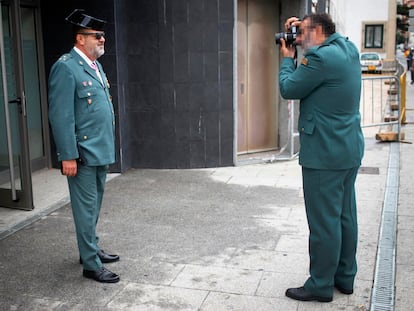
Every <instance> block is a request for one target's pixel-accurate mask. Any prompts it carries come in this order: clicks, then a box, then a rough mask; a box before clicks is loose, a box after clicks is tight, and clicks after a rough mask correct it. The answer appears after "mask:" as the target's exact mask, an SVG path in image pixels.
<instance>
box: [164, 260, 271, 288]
mask: <svg viewBox="0 0 414 311" xmlns="http://www.w3.org/2000/svg"><path fill="white" fill-rule="evenodd" d="M262 275H263V272H262V271H254V270H247V269H234V268H223V267H214V266H208V267H206V266H197V265H186V266H185V268H184V269H183V270H182V271H181V273H180V274H179V275H178V276H177V278H176V279H175V280H174V281H173V282H172V283H171V286H174V287H183V288H193V289H200V290H208V291H214V292H225V293H232V294H240V295H254V294H255V292H256V289H257V286H258V285H259V282H260V280H261V278H262Z"/></svg>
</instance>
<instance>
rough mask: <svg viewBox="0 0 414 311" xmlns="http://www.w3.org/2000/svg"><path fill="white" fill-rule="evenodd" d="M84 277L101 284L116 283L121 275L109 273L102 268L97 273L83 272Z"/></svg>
mask: <svg viewBox="0 0 414 311" xmlns="http://www.w3.org/2000/svg"><path fill="white" fill-rule="evenodd" d="M83 276H84V277H85V278H88V279H92V280H95V281H97V282H101V283H116V282H119V280H120V278H119V275H117V274H115V273H113V272H111V271H109V270H108V269H106V268H105V267H101V268H100V269H99V270H96V271H91V270H83Z"/></svg>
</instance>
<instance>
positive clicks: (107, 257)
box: [79, 250, 119, 264]
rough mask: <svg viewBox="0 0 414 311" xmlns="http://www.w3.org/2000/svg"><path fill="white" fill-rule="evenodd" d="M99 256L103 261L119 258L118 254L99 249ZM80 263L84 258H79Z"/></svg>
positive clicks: (112, 260)
mask: <svg viewBox="0 0 414 311" xmlns="http://www.w3.org/2000/svg"><path fill="white" fill-rule="evenodd" d="M98 256H99V259H100V260H101V262H102V263H111V262H115V261H118V260H119V256H118V255H111V254H107V253H105V252H104V251H103V250H99V252H98ZM79 263H80V264H82V263H83V261H82V258H79Z"/></svg>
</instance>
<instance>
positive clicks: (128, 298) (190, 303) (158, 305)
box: [108, 283, 208, 311]
mask: <svg viewBox="0 0 414 311" xmlns="http://www.w3.org/2000/svg"><path fill="white" fill-rule="evenodd" d="M207 295H208V291H202V290H192V289H188V288H175V287H169V286H154V285H149V284H136V283H130V284H128V285H127V286H126V287H125V288H123V289H122V291H120V292H119V293H118V295H117V297H116V298H115V299H114V300H113V301H111V302H110V303H109V304H108V308H109V309H110V310H122V311H128V310H131V311H132V310H134V311H141V310H142V311H157V310H184V311H191V310H198V309H199V308H200V306H201V304H202V303H203V301H204V300H205V298H206V297H207Z"/></svg>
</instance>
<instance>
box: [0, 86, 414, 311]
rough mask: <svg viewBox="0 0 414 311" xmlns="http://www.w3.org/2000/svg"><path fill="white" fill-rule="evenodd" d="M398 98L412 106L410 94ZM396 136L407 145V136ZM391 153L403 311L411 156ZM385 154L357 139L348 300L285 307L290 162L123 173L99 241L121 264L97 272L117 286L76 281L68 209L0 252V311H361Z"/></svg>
mask: <svg viewBox="0 0 414 311" xmlns="http://www.w3.org/2000/svg"><path fill="white" fill-rule="evenodd" d="M408 87H410V86H408ZM408 93H409V94H407V95H408V98H409V100H408V101H407V102H412V101H413V100H414V86H413V87H411V88H409V90H408ZM412 99H413V100H412ZM410 105H411V103H410ZM407 108H408V109H409V110H408V111H407V113H408V121H409V122H410V120H413V117H412V116H413V111H412V105H411V106H407ZM404 131H405V133H406V140H407V141H413V140H414V125H413V124H411V123H410V124H407V125H406V126H405V127H404ZM399 146H400V166H401V172H400V177H399V178H400V187H399V199H398V205H399V209H398V212H399V215H398V216H399V217H398V248H397V275H396V282H395V286H396V287H395V288H396V298H395V299H396V308H395V310H398V311H403V310H404V311H406V310H412V309H410V308H412V306H413V305H414V290H413V288H414V284H413V283H414V276H413V275H414V273H413V272H414V262H413V260H412V258H413V255H414V254H413V253H414V251H413V249H414V247H413V246H414V245H413V243H414V242H413V241H414V240H413V239H412V236H413V225H412V224H413V221H414V209H413V208H412V204H411V202H412V199H413V196H414V194H413V191H412V189H413V188H412V184H411V182H412V180H413V179H414V176H413V172H414V166H413V163H412V161H411V158H412V155H411V154H412V152H413V151H414V146H413V145H412V144H408V143H399ZM389 154H390V143H380V142H377V141H376V140H375V138H374V136H373V135H371V134H369V135H367V136H366V150H365V157H364V159H363V165H362V166H363V167H362V169H361V171H360V174H359V176H358V178H357V185H356V187H357V200H358V205H359V210H358V217H359V249H358V263H359V272H358V275H357V280H356V284H355V286H356V287H355V292H354V294H353V295H350V296H346V295H343V294H341V293H339V292H337V291H336V292H335V293H334V300H333V302H331V303H324V304H322V303H316V302H297V301H294V300H291V299H289V298H286V297H285V295H284V293H285V290H286V288H288V287H296V286H301V285H302V284H303V282H304V281H305V280H306V278H307V276H308V264H309V259H308V252H307V237H308V228H307V222H306V217H305V210H304V205H303V196H302V189H301V171H300V166H299V165H298V163H297V160H291V161H279V162H278V161H276V162H274V163H267V164H252V165H246V166H240V167H227V168H215V169H200V170H130V171H128V172H126V173H125V174H122V175H121V176H118V177H116V178H114V179H112V180H110V181H109V182H108V183H107V190H106V193H105V198H104V206H103V210H102V212H101V219H100V223H99V227H98V231H99V234H100V238H101V241H102V242H101V247H102V248H103V249H104V250H108V251H116V252H117V253H119V254H120V256H121V261H119V262H118V263H113V264H108V265H107V267H108V268H109V269H111V270H113V271H114V272H116V273H119V274H120V276H121V282H119V283H117V284H100V283H97V282H94V281H91V280H88V279H85V278H83V277H82V276H81V274H82V267H81V266H80V265H79V263H78V253H77V246H76V240H75V232H74V226H73V221H72V216H71V210H70V206H69V205H68V204H66V205H65V206H63V207H61V208H58V209H56V210H54V211H52V212H51V213H50V214H45V215H42V217H41V218H40V219H39V220H38V221H36V222H34V223H32V224H30V225H28V226H26V227H24V228H23V229H21V230H19V231H17V232H15V233H13V234H10V235H9V236H7V237H6V238H4V239H2V240H0V254H1V256H0V284H1V288H0V302H1V303H0V310H204V311H210V310H211V311H218V310H254V311H258V310H260V311H266V310H283V311H289V310H296V311H300V310H306V311H309V310H310V311H311V310H345V311H351V310H352V311H354V310H369V308H370V303H371V292H372V286H373V282H374V273H375V264H376V255H377V253H376V252H377V246H378V237H379V234H380V231H379V229H380V224H381V217H382V207H383V200H384V194H385V189H386V186H387V173H388V160H389ZM62 178H63V177H62Z"/></svg>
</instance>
